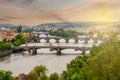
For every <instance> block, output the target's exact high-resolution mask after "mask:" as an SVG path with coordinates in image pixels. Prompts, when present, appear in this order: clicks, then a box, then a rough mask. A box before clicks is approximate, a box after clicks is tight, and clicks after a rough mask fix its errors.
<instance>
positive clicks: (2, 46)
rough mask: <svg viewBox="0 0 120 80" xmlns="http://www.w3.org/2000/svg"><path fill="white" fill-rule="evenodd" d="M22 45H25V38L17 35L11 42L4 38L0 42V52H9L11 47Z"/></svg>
mask: <svg viewBox="0 0 120 80" xmlns="http://www.w3.org/2000/svg"><path fill="white" fill-rule="evenodd" d="M23 43H25V38H23V37H22V36H21V35H19V34H18V35H17V36H15V38H13V39H12V40H8V39H6V38H5V39H3V41H0V50H9V49H10V48H11V46H19V45H21V44H23Z"/></svg>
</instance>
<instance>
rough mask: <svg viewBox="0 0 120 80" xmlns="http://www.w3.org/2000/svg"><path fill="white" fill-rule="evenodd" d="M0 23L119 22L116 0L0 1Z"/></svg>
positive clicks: (119, 11)
mask: <svg viewBox="0 0 120 80" xmlns="http://www.w3.org/2000/svg"><path fill="white" fill-rule="evenodd" d="M0 12H1V13H0V23H12V24H27V25H36V24H40V23H49V22H119V21H120V17H119V14H120V1H119V0H0Z"/></svg>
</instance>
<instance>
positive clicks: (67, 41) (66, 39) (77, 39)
mask: <svg viewBox="0 0 120 80" xmlns="http://www.w3.org/2000/svg"><path fill="white" fill-rule="evenodd" d="M71 39H72V40H74V41H75V43H78V42H79V40H80V41H84V43H86V44H87V43H88V41H89V40H90V39H92V40H93V41H94V43H97V42H98V40H99V39H98V38H88V37H84V38H65V37H36V38H28V39H27V42H28V43H29V42H41V40H45V41H46V43H49V42H50V40H55V42H56V43H60V40H65V43H69V41H70V40H71Z"/></svg>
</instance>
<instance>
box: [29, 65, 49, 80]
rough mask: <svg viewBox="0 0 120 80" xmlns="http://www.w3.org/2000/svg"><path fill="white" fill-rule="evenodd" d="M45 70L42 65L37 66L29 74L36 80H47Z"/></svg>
mask: <svg viewBox="0 0 120 80" xmlns="http://www.w3.org/2000/svg"><path fill="white" fill-rule="evenodd" d="M46 71H47V68H46V67H45V66H43V65H38V66H35V67H34V68H33V70H32V71H31V72H30V73H29V74H30V75H31V76H33V77H34V78H37V79H36V80H43V78H44V80H45V79H46V80H47V79H48V77H47V75H46Z"/></svg>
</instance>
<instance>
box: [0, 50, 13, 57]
mask: <svg viewBox="0 0 120 80" xmlns="http://www.w3.org/2000/svg"><path fill="white" fill-rule="evenodd" d="M11 53H12V51H11V50H5V51H0V57H3V56H6V55H10V54H11Z"/></svg>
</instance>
